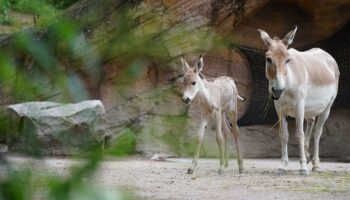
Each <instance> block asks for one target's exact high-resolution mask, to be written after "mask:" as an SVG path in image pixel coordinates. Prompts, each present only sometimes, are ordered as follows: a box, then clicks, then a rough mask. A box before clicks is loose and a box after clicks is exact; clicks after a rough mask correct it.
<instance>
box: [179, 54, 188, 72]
mask: <svg viewBox="0 0 350 200" xmlns="http://www.w3.org/2000/svg"><path fill="white" fill-rule="evenodd" d="M181 63H182V70H183V71H184V73H186V72H187V71H188V70H189V69H190V66H189V65H188V63H187V62H186V60H185V59H184V58H183V57H182V56H181Z"/></svg>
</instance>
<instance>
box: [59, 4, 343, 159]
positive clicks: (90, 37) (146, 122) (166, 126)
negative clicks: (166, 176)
mask: <svg viewBox="0 0 350 200" xmlns="http://www.w3.org/2000/svg"><path fill="white" fill-rule="evenodd" d="M129 4H130V5H132V6H130V7H132V9H135V10H136V15H137V18H136V19H137V20H136V21H137V23H136V25H135V27H134V28H133V29H132V31H131V32H130V33H132V34H135V35H139V36H140V38H141V36H145V35H151V36H152V40H156V41H157V40H159V43H161V44H162V45H163V47H162V48H163V51H162V52H153V48H152V47H151V46H149V49H145V50H144V51H145V52H146V51H149V52H147V53H149V54H151V55H152V56H148V57H143V58H142V59H140V60H138V61H136V64H135V65H130V62H129V61H130V58H132V56H133V55H127V53H126V54H118V56H116V55H115V54H113V52H115V51H113V48H111V49H110V50H111V51H110V52H112V53H106V49H104V48H102V47H101V48H97V52H103V53H105V54H104V55H103V57H102V58H101V63H102V67H101V68H103V69H99V70H100V72H101V73H95V72H92V73H81V74H80V75H81V77H82V80H83V81H84V84H85V87H86V88H87V89H88V90H89V92H90V96H91V97H92V98H100V99H101V100H102V102H103V104H104V106H105V109H106V120H107V123H108V127H107V129H109V131H110V132H112V133H114V134H118V133H119V131H120V130H122V129H123V128H126V127H128V128H131V129H132V130H134V132H135V134H136V135H137V140H138V142H137V150H138V151H140V152H143V153H146V154H151V153H156V152H163V153H167V154H171V155H192V152H193V149H194V146H193V145H194V143H195V134H196V131H197V128H198V122H199V118H200V114H199V110H198V107H197V105H196V103H195V102H194V104H192V105H191V106H189V107H186V106H184V105H182V103H181V102H180V96H181V86H180V85H181V74H182V69H181V66H180V61H179V56H180V55H182V54H183V55H184V56H185V58H186V59H187V60H188V62H189V63H192V64H194V63H195V62H196V59H197V58H198V55H199V54H203V55H204V62H205V65H204V74H205V75H207V76H210V77H218V76H221V75H226V76H231V77H233V78H234V80H235V82H236V85H237V87H238V92H239V93H240V95H242V96H244V97H246V99H247V101H246V102H243V103H242V102H240V103H239V105H238V109H239V117H242V116H244V114H245V113H246V112H247V110H248V109H249V107H250V103H251V102H252V98H253V96H254V95H253V92H254V89H255V88H253V83H254V81H256V80H254V78H253V76H252V70H253V69H254V67H255V66H251V63H250V62H249V60H248V59H247V57H246V55H245V54H244V53H243V52H241V51H240V50H239V49H237V48H234V47H236V45H242V46H246V47H250V48H253V49H264V46H263V43H262V42H261V41H260V38H259V35H258V33H257V31H256V29H257V28H262V29H264V30H266V31H268V32H269V33H271V35H277V36H280V37H283V36H284V34H285V33H287V32H288V31H289V30H290V29H291V28H292V27H294V25H298V26H299V31H298V33H297V36H296V38H295V43H294V44H293V45H294V46H295V47H300V46H306V45H310V44H313V43H314V42H317V41H320V40H322V39H325V38H327V37H329V36H330V35H332V34H334V33H335V32H337V31H339V30H340V29H342V28H343V27H344V26H345V25H346V24H347V23H348V21H349V19H350V12H348V11H349V10H350V3H349V2H348V1H335V0H334V1H333V0H332V1H327V2H324V1H322V0H316V1H306V0H305V1H304V0H298V1H293V0H283V1H273V0H262V1H258V0H236V1H229V0H198V1H188V0H179V1H175V0H146V1H121V0H114V1H104V4H103V5H102V4H98V3H96V2H95V1H90V0H82V1H80V2H78V3H77V4H76V5H73V6H72V7H71V8H69V9H68V10H67V12H66V15H67V16H68V17H69V18H71V19H73V20H75V21H76V22H80V21H83V22H84V26H85V28H84V29H83V32H82V35H81V37H82V38H83V39H82V41H85V42H86V43H92V44H100V46H108V45H110V43H109V42H110V41H113V40H111V36H112V33H113V31H116V27H118V26H117V25H118V20H117V19H118V16H119V15H121V14H120V13H123V8H125V7H128V6H129ZM138 8H143V9H140V11H138V10H137V9H138ZM91 13H98V15H97V16H98V17H95V18H91V19H90V18H89V17H88V16H89V15H90V14H91ZM86 20H87V22H86ZM116 24H117V25H116ZM131 25H132V26H133V25H134V24H131ZM122 28H124V27H122ZM126 28H128V25H126ZM179 30H181V33H182V34H174V33H176V32H179ZM198 31H200V34H197V33H198ZM203 35H204V36H203ZM211 35H219V36H220V37H221V41H224V42H220V43H215V42H212V41H213V40H215V39H213V38H212V37H211ZM122 36H123V37H124V35H122ZM125 38H126V39H125V40H127V39H128V38H127V37H125ZM205 38H208V39H207V40H206V39H205ZM83 43H84V42H83ZM128 45H131V44H128V43H127V42H126V43H125V44H124V43H121V44H120V45H119V46H116V47H118V48H119V49H123V48H125V46H128ZM97 46H99V45H97ZM126 49H127V48H126ZM93 52H94V51H93ZM84 54H86V56H87V57H91V56H93V54H92V53H91V52H85V53H84ZM159 54H162V55H163V54H166V56H162V57H163V59H162V60H160V59H157V58H158V57H157V56H158V55H159ZM164 57H166V59H164ZM140 63H141V64H140ZM132 66H137V67H134V68H133V67H132ZM261 76H264V75H263V74H261ZM261 88H263V86H261ZM260 106H262V107H263V106H265V105H260ZM339 113H340V114H339ZM349 116H350V114H349V112H346V111H339V112H335V113H334V114H333V115H332V116H331V117H330V120H329V121H330V122H329V124H327V127H331V128H329V129H328V128H327V130H326V131H325V134H324V138H325V139H324V143H325V144H321V152H323V153H321V155H324V156H338V155H344V154H343V150H344V148H343V147H341V146H337V145H336V143H337V141H338V140H337V139H335V138H342V139H341V140H342V141H348V139H349V137H348V136H346V134H345V132H346V131H345V130H346V123H340V122H339V121H342V119H349ZM271 126H272V125H262V126H247V127H242V128H241V137H242V146H243V149H244V155H245V157H271V156H272V157H275V156H279V139H278V134H277V129H276V128H275V129H272V130H271V131H267V130H268V129H269V127H271ZM267 132H268V133H267ZM337 132H341V134H339V135H338V136H337V137H333V136H334V134H335V133H337ZM290 133H291V135H293V134H292V131H291V132H290ZM206 135H207V136H206V138H205V142H204V145H203V151H202V154H203V155H205V156H216V155H218V149H217V145H216V142H215V139H214V138H215V137H214V136H215V132H214V127H213V126H210V128H209V129H208V131H207V133H206ZM326 141H327V144H326ZM292 144H293V145H292V148H291V155H294V156H297V155H298V152H297V148H294V146H295V145H296V143H295V142H292ZM323 146H325V147H323ZM327 146H328V147H332V148H327ZM232 149H233V148H232ZM346 151H347V152H349V150H346ZM231 152H234V151H233V150H232V151H231Z"/></svg>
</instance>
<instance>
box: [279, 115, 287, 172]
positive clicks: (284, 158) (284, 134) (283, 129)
mask: <svg viewBox="0 0 350 200" xmlns="http://www.w3.org/2000/svg"><path fill="white" fill-rule="evenodd" d="M279 129H280V130H279V136H280V139H281V153H282V157H281V164H280V166H279V167H278V174H280V175H285V174H287V170H286V168H287V166H288V139H289V133H288V122H287V119H286V116H280V128H279Z"/></svg>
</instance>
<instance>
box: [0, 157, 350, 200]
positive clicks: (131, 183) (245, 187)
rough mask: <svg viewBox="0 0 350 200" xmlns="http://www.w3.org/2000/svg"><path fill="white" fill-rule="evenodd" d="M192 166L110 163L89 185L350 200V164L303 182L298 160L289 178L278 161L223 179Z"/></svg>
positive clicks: (187, 195) (211, 165) (142, 195)
mask: <svg viewBox="0 0 350 200" xmlns="http://www.w3.org/2000/svg"><path fill="white" fill-rule="evenodd" d="M8 160H9V161H10V162H11V163H13V164H14V165H15V166H18V167H21V166H24V165H23V163H24V162H31V161H33V160H31V159H28V158H23V157H18V156H8ZM190 162H191V160H190V159H182V158H176V159H167V161H152V160H149V159H146V158H140V157H129V158H124V159H122V160H116V159H107V160H106V161H103V162H102V163H101V166H100V167H99V169H98V170H97V172H96V173H95V174H94V175H93V176H90V177H86V178H85V179H84V181H86V182H87V183H95V184H98V185H101V186H104V187H106V188H108V189H110V190H115V191H117V190H127V191H131V192H132V193H134V194H135V196H136V198H137V199H201V200H202V199H216V200H218V199H225V200H227V199H247V200H255V199H257V200H261V199H264V200H265V199H298V200H299V199H318V200H319V199H344V200H345V199H346V200H348V199H350V163H339V162H321V167H322V172H320V173H310V175H309V176H307V177H303V176H300V175H299V171H298V170H299V161H298V160H291V161H290V164H289V170H288V175H285V176H278V175H276V167H277V166H278V164H279V160H278V159H245V161H244V162H245V163H244V166H245V172H244V173H243V174H238V167H237V163H236V162H235V161H233V160H231V161H230V163H229V167H228V168H227V169H226V170H225V173H224V174H222V175H219V174H218V173H217V170H218V167H219V161H218V159H200V160H199V166H198V168H197V169H196V171H195V172H194V174H192V175H188V174H186V171H187V167H188V166H189V164H190ZM32 163H33V162H32ZM79 163H80V161H77V160H72V159H68V158H52V157H50V158H46V159H44V160H41V161H35V168H34V170H35V171H37V172H41V171H43V172H46V173H55V174H57V175H59V176H67V175H68V172H69V168H70V167H71V166H72V165H77V164H79ZM309 167H310V168H311V165H310V166H309ZM1 174H3V168H0V175H1Z"/></svg>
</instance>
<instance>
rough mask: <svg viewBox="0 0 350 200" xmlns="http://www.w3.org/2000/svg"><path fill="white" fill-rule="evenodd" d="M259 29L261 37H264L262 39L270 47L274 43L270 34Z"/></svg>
mask: <svg viewBox="0 0 350 200" xmlns="http://www.w3.org/2000/svg"><path fill="white" fill-rule="evenodd" d="M258 31H259V32H260V37H261V39H262V41H263V42H264V44H265V45H266V46H267V47H269V46H270V45H271V43H272V39H271V38H270V36H269V34H267V33H266V32H265V31H264V30H261V29H258Z"/></svg>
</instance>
